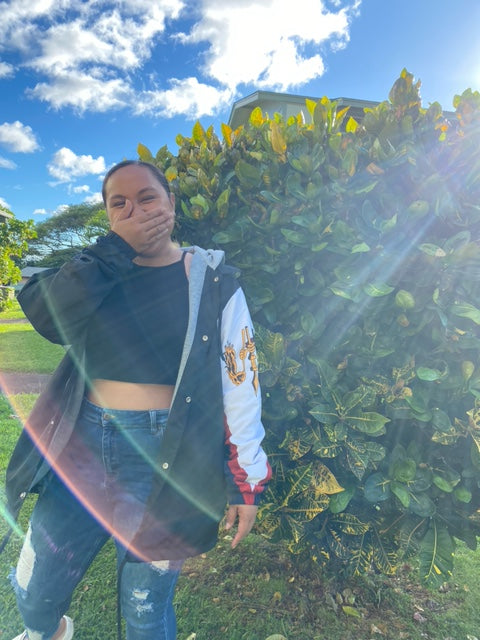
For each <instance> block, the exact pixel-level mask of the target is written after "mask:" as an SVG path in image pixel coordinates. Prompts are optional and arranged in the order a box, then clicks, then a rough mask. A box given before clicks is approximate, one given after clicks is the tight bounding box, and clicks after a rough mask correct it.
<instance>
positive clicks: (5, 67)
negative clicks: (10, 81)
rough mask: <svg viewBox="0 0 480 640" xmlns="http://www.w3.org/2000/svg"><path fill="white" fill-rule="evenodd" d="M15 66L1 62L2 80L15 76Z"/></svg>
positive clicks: (0, 76) (0, 75) (0, 74)
mask: <svg viewBox="0 0 480 640" xmlns="http://www.w3.org/2000/svg"><path fill="white" fill-rule="evenodd" d="M14 70H15V69H14V66H13V64H9V63H8V62H3V61H1V60H0V78H10V77H11V76H13V74H14Z"/></svg>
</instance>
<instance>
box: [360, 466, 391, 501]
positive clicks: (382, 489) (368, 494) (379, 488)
mask: <svg viewBox="0 0 480 640" xmlns="http://www.w3.org/2000/svg"><path fill="white" fill-rule="evenodd" d="M363 491H364V494H365V498H366V499H367V500H368V501H369V502H383V501H384V500H388V499H389V498H390V495H391V491H390V481H389V480H388V478H385V476H384V475H383V473H373V474H372V475H371V476H369V477H368V478H367V481H366V482H365V486H364V488H363Z"/></svg>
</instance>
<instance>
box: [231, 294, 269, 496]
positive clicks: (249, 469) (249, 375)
mask: <svg viewBox="0 0 480 640" xmlns="http://www.w3.org/2000/svg"><path fill="white" fill-rule="evenodd" d="M221 346H222V359H223V362H222V385H223V406H224V414H225V419H224V424H225V440H226V444H227V451H228V459H227V460H226V464H225V473H226V477H227V490H228V499H229V503H230V504H256V503H257V500H258V497H259V496H260V494H261V493H262V491H263V490H264V488H265V484H266V483H267V482H268V480H269V478H270V476H271V469H270V465H269V464H268V461H267V456H266V454H265V452H264V451H263V449H262V447H261V442H262V440H263V437H264V435H265V430H264V428H263V425H262V421H261V413H262V400H261V393H260V385H259V381H258V365H257V354H256V350H255V342H254V335H253V325H252V320H251V318H250V313H249V311H248V307H247V303H246V300H245V296H244V293H243V291H242V289H240V288H238V289H237V290H236V291H235V293H234V294H233V295H232V297H231V298H230V299H229V301H228V302H227V304H226V306H225V308H224V310H223V313H222V319H221Z"/></svg>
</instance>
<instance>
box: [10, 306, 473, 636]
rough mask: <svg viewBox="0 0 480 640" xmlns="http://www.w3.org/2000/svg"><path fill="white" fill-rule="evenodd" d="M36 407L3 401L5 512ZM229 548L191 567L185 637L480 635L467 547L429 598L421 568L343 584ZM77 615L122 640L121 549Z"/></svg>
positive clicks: (185, 585)
mask: <svg viewBox="0 0 480 640" xmlns="http://www.w3.org/2000/svg"><path fill="white" fill-rule="evenodd" d="M1 317H2V314H0V318H1ZM0 326H2V325H0ZM3 326H5V325H3ZM8 326H10V327H11V329H10V330H7V331H6V332H4V333H2V336H1V337H0V344H1V343H2V342H3V338H4V337H7V336H8V335H9V334H10V333H17V338H18V342H17V349H18V353H19V354H23V355H22V357H24V358H27V359H28V357H29V356H28V353H29V348H30V347H29V345H30V343H29V340H30V337H31V335H32V334H31V332H29V331H28V330H23V331H22V330H18V325H13V324H12V325H10V324H9V325H8ZM44 342H45V341H44ZM46 344H47V345H48V343H46ZM0 358H1V356H0ZM46 359H47V360H49V362H50V364H49V365H48V367H51V366H52V364H53V363H54V359H55V358H54V357H52V356H51V355H48V356H46ZM0 363H3V360H1V359H0ZM2 366H3V365H0V368H2ZM53 366H54V365H53ZM48 367H47V369H48ZM29 370H35V369H33V368H32V369H29ZM36 370H37V371H38V369H36ZM34 401H35V396H34V395H31V394H30V395H28V394H18V395H15V396H11V397H9V398H6V397H4V396H1V395H0V513H2V509H1V507H2V505H3V504H4V493H3V484H4V477H5V470H6V465H7V463H8V459H9V456H10V454H11V451H12V449H13V447H14V445H15V442H16V439H17V437H18V434H19V433H20V430H21V421H22V417H24V416H25V415H26V414H27V413H28V411H29V409H30V408H31V406H32V404H33V402H34ZM33 504H34V498H33V497H30V498H28V499H27V503H26V505H25V507H24V509H23V511H22V513H21V516H20V519H19V525H20V531H19V533H18V534H14V535H13V536H12V538H11V540H10V542H9V544H8V546H7V548H6V550H5V552H4V553H3V555H2V556H0V640H11V638H13V637H14V636H15V635H16V634H18V633H20V631H21V629H22V623H21V620H20V617H19V615H18V613H17V611H16V607H15V601H14V597H13V593H12V590H11V588H10V584H9V581H8V573H9V571H10V567H11V566H14V565H15V563H16V560H17V557H18V553H19V550H20V547H21V544H22V533H21V532H22V531H25V530H26V526H27V520H28V515H29V513H30V511H31V509H32V507H33ZM6 530H7V523H6V521H5V519H4V518H0V538H1V537H2V535H3V534H4V533H5V531H6ZM229 542H230V537H229V536H226V535H225V534H224V533H222V535H221V536H220V540H219V543H218V545H217V547H216V548H215V549H214V550H213V551H211V552H210V553H208V554H204V555H202V556H199V557H197V558H193V559H190V560H189V561H188V562H187V564H186V566H185V569H184V572H183V574H182V576H181V578H180V581H179V587H178V590H177V595H176V600H175V602H176V609H177V616H178V640H194V639H195V640H267V638H269V636H272V635H273V634H280V635H277V636H274V638H275V640H281V638H284V639H286V640H476V639H478V638H480V607H479V606H478V603H479V602H480V581H479V580H478V575H479V572H480V556H479V554H478V553H474V552H472V551H469V550H467V549H466V548H465V547H464V546H463V545H460V546H459V547H458V549H457V554H456V563H455V573H454V575H453V577H452V579H451V580H450V582H448V583H446V584H445V585H444V586H443V587H442V589H440V590H436V591H428V590H426V589H424V588H422V587H420V586H419V584H418V581H417V575H416V573H415V571H414V570H413V569H412V567H410V566H407V565H405V566H404V567H402V568H401V569H400V570H399V572H398V574H397V575H396V576H390V577H386V576H379V575H374V574H372V575H368V576H364V577H361V578H356V579H350V580H344V579H342V578H341V577H340V576H338V575H336V576H328V575H322V574H321V573H320V572H319V571H318V569H317V568H316V567H315V566H313V565H311V564H305V563H303V564H301V563H299V562H298V561H296V560H295V558H294V557H292V556H291V555H289V554H288V553H287V552H286V551H285V550H284V549H283V548H282V547H281V546H273V545H270V544H269V543H268V542H266V541H265V540H263V539H262V538H261V537H259V536H256V535H250V536H249V537H248V538H247V539H246V540H245V541H244V543H243V544H241V545H240V546H239V547H238V548H237V549H235V551H232V550H231V549H230V547H229ZM52 578H53V579H54V577H52ZM345 603H348V604H351V609H350V610H349V609H347V610H346V611H345V610H344V609H343V604H345ZM69 613H70V615H71V616H72V617H73V618H74V619H75V624H76V631H75V640H115V638H116V627H115V625H116V618H115V615H116V572H115V550H114V546H113V544H111V543H109V544H108V545H106V547H105V548H104V549H103V550H102V552H101V553H100V554H99V556H98V557H97V558H96V560H95V562H94V563H93V565H92V566H91V568H90V570H89V571H88V573H87V575H86V576H85V578H84V579H83V580H82V582H81V583H80V585H79V587H78V589H77V590H76V592H75V594H74V597H73V601H72V605H71V607H70V611H69ZM152 640H155V639H154V638H152ZM272 640H274V639H273V638H272Z"/></svg>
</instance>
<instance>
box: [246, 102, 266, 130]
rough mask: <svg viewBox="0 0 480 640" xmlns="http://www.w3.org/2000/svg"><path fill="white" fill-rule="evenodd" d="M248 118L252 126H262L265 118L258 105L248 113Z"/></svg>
mask: <svg viewBox="0 0 480 640" xmlns="http://www.w3.org/2000/svg"><path fill="white" fill-rule="evenodd" d="M249 120H250V124H252V125H253V126H254V127H260V126H262V124H263V123H264V122H265V120H264V118H263V113H262V110H261V109H260V107H255V109H254V110H253V111H252V113H251V114H250V118H249Z"/></svg>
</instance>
